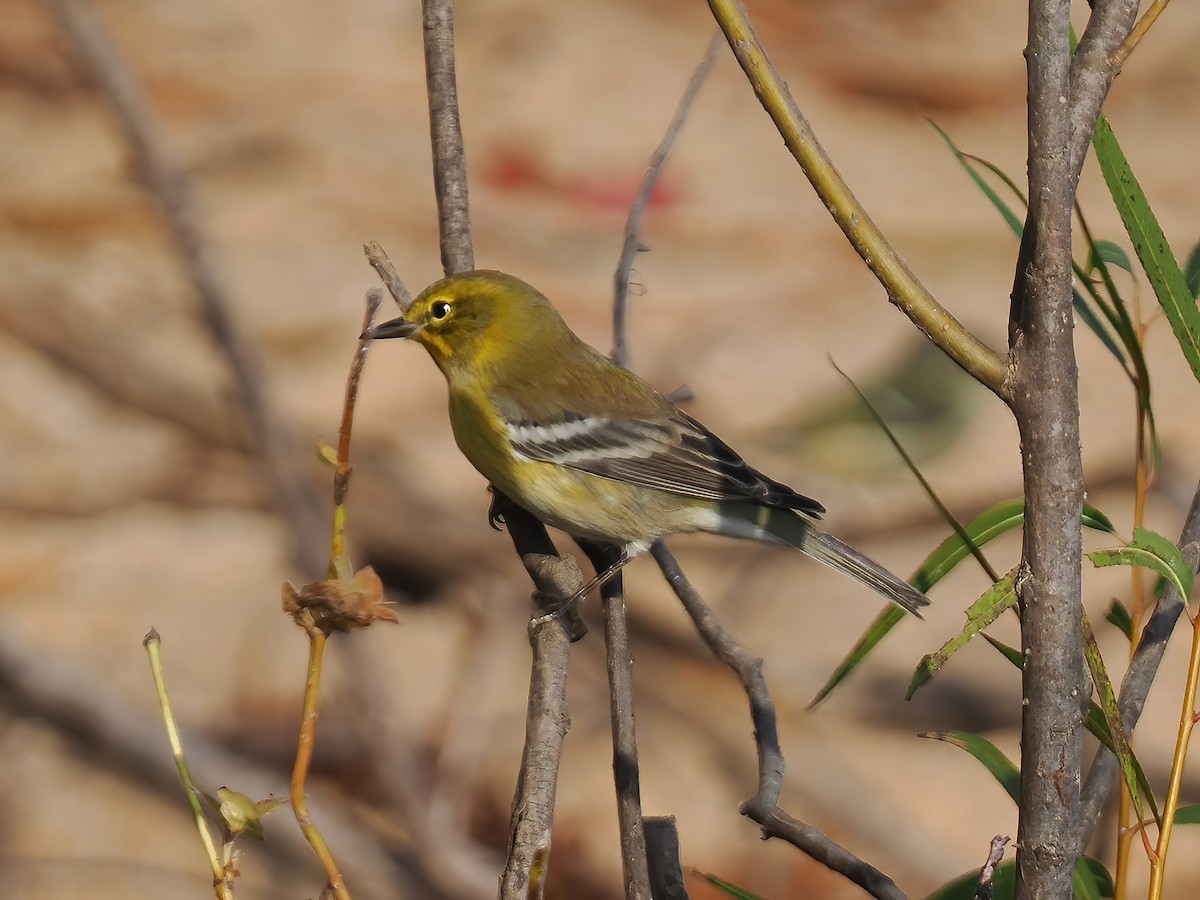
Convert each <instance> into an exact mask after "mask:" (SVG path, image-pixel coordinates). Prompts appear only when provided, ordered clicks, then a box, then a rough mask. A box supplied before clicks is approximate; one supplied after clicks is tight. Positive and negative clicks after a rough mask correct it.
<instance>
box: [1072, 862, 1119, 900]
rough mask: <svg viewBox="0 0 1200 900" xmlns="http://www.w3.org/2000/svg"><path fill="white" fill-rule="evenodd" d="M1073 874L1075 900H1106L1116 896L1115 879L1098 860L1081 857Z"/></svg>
mask: <svg viewBox="0 0 1200 900" xmlns="http://www.w3.org/2000/svg"><path fill="white" fill-rule="evenodd" d="M1072 874H1073V876H1074V877H1073V878H1072V888H1073V892H1074V894H1075V900H1105V898H1108V897H1113V896H1115V895H1116V892H1117V888H1116V885H1115V884H1114V882H1113V877H1112V875H1111V874H1110V873H1109V871H1108V869H1107V868H1105V866H1104V863H1102V862H1100V860H1098V859H1093V858H1092V857H1090V856H1084V857H1081V858H1080V859H1079V861H1078V862H1077V863H1075V871H1074V872H1073V873H1072Z"/></svg>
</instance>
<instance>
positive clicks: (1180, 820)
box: [1175, 804, 1200, 825]
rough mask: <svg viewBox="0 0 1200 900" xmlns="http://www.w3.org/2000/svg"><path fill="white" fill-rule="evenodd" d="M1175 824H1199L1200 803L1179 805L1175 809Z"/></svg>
mask: <svg viewBox="0 0 1200 900" xmlns="http://www.w3.org/2000/svg"><path fill="white" fill-rule="evenodd" d="M1175 824H1176V825H1200V804H1193V805H1191V806H1181V807H1179V808H1178V809H1176V810H1175Z"/></svg>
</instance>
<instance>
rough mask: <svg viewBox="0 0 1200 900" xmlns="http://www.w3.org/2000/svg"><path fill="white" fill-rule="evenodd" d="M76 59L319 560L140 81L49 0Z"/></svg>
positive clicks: (289, 445) (302, 553) (88, 25)
mask: <svg viewBox="0 0 1200 900" xmlns="http://www.w3.org/2000/svg"><path fill="white" fill-rule="evenodd" d="M47 2H48V5H49V7H50V9H51V10H52V11H53V12H54V15H55V17H56V18H57V20H58V22H59V25H60V26H61V28H62V30H63V33H64V34H65V35H66V36H67V38H68V40H69V42H70V44H71V47H72V49H73V50H74V52H75V55H76V57H77V58H78V60H79V61H80V63H81V64H82V65H83V67H84V69H85V71H86V72H87V74H88V75H89V76H90V77H91V79H92V81H93V82H94V83H95V85H96V87H97V89H98V90H99V92H100V94H101V96H102V97H103V99H104V101H105V102H106V103H107V104H108V106H109V108H110V109H111V111H112V113H113V116H114V118H115V119H116V121H117V124H118V125H119V126H120V128H121V133H122V135H123V136H124V138H125V141H126V144H127V145H128V147H129V150H130V152H131V153H132V155H133V162H134V169H135V170H136V172H137V174H138V177H139V178H141V180H142V182H143V183H144V184H145V186H146V188H147V190H149V192H150V193H151V194H152V195H153V196H154V197H155V199H156V200H157V201H158V203H159V206H160V207H161V209H162V213H163V217H164V220H165V221H166V224H167V227H168V229H169V231H170V234H171V237H172V239H173V240H174V242H175V245H176V248H177V249H178V252H179V254H180V256H181V258H182V260H183V263H184V265H185V266H186V268H187V272H188V276H189V277H190V279H191V281H192V284H193V286H194V287H195V290H196V295H197V298H198V299H199V301H200V309H201V313H202V319H203V321H204V323H205V325H207V327H208V329H209V331H210V333H211V334H212V337H213V340H214V341H215V342H216V344H217V346H218V347H219V348H220V349H221V351H222V352H223V353H224V354H225V357H226V359H227V360H228V361H229V367H230V370H231V371H232V373H233V377H234V381H235V383H236V385H237V391H238V395H239V398H240V401H241V406H242V409H243V412H244V413H245V417H246V423H247V425H248V426H249V428H250V431H251V433H252V435H253V437H254V443H255V445H256V446H257V448H258V451H259V453H260V454H261V455H262V459H263V464H264V466H265V468H266V470H267V474H268V476H269V477H270V479H271V482H272V485H273V487H274V490H275V495H276V497H277V498H278V502H279V506H280V510H281V511H282V512H283V514H284V517H285V519H286V521H287V522H288V524H289V525H290V526H291V529H292V537H293V544H294V546H293V554H294V557H295V559H296V561H297V564H298V565H299V566H300V568H304V569H308V570H311V569H313V568H315V567H316V566H318V565H320V563H319V562H318V560H320V559H321V558H322V554H321V553H320V551H319V549H318V548H319V547H321V545H322V544H323V542H324V539H325V522H324V519H323V517H322V516H321V515H320V513H319V512H318V509H317V506H316V503H315V501H314V498H313V496H312V494H311V493H310V492H309V491H308V490H307V489H306V488H305V481H304V479H303V478H301V477H300V476H299V474H298V471H297V458H296V454H295V442H294V441H293V440H292V437H291V435H290V434H289V432H288V429H287V427H286V426H285V424H284V423H283V421H282V420H281V419H280V418H279V416H278V415H276V413H275V411H274V410H273V409H272V407H271V405H270V404H269V403H268V402H267V400H266V396H265V391H264V389H263V383H262V377H261V375H260V373H259V371H258V367H257V365H256V364H255V362H254V360H253V358H252V357H251V355H250V354H249V353H248V352H247V350H246V348H245V345H244V344H243V343H242V340H241V337H240V335H239V334H238V331H237V326H236V325H235V324H234V321H233V318H232V316H231V314H230V308H231V306H232V304H231V303H230V301H229V292H228V291H227V289H226V287H225V285H224V284H223V283H222V281H221V278H220V276H219V275H218V274H217V266H216V265H215V264H214V262H213V259H212V257H211V255H210V253H209V248H208V240H207V238H206V236H205V235H204V233H203V231H202V229H201V228H200V226H199V224H198V223H197V221H196V218H195V214H194V211H193V208H192V207H193V205H192V202H191V196H190V194H189V191H188V186H187V181H186V179H185V178H184V175H183V172H182V171H181V170H180V169H179V167H178V166H177V165H176V164H175V162H174V161H173V160H172V159H171V157H170V155H169V154H168V152H167V150H166V148H165V146H164V143H163V140H162V137H161V135H160V133H159V130H158V123H157V121H156V120H155V118H154V115H153V113H152V112H151V110H150V107H149V104H147V102H146V99H145V96H144V95H143V92H142V89H141V86H140V84H139V83H138V81H137V79H136V78H135V77H134V76H133V75H132V74H131V73H130V71H129V69H128V67H127V66H126V64H125V63H124V61H123V60H122V59H121V57H120V55H119V53H118V52H117V51H116V49H115V48H114V47H113V44H112V41H111V40H110V39H109V37H108V35H107V34H105V32H104V29H103V27H102V26H101V24H100V22H99V20H98V19H97V18H96V17H95V16H94V15H93V14H92V12H91V10H89V9H88V8H87V5H86V4H84V3H82V2H80V0H47Z"/></svg>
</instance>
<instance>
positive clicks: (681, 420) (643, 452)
mask: <svg viewBox="0 0 1200 900" xmlns="http://www.w3.org/2000/svg"><path fill="white" fill-rule="evenodd" d="M664 405H665V406H666V408H667V409H668V410H669V411H670V412H669V413H668V414H667V415H664V416H661V417H658V416H656V417H651V418H645V419H635V418H628V417H621V416H619V415H616V414H607V415H605V414H590V415H584V414H579V413H570V412H559V413H558V414H557V415H555V416H543V417H539V418H538V419H537V420H529V419H522V420H519V421H508V422H506V426H507V429H508V436H509V439H510V440H511V441H512V448H513V450H514V451H515V452H516V453H518V454H520V455H521V456H523V457H525V458H526V459H531V460H537V461H539V462H548V463H554V464H556V465H560V466H566V467H567V468H571V469H578V470H580V471H583V472H589V473H591V474H593V475H599V476H602V477H604V478H612V479H614V480H615V481H623V482H628V483H631V484H638V485H642V486H644V487H648V488H654V489H656V490H660V491H667V492H669V493H672V494H682V495H685V496H689V497H698V498H701V499H706V500H727V501H742V502H756V503H763V504H766V505H768V506H778V507H782V508H785V509H792V510H795V511H797V512H799V513H802V514H804V515H807V516H811V517H814V518H815V517H818V516H820V514H821V513H823V512H824V511H825V509H824V507H822V506H821V504H820V503H818V502H817V501H815V500H812V499H810V498H808V497H804V496H802V495H800V494H798V493H796V492H795V491H793V490H792V489H791V488H789V487H788V486H787V485H785V484H781V483H779V482H777V481H774V480H773V479H771V478H768V477H767V476H766V475H763V474H762V473H761V472H758V471H756V470H754V469H752V468H751V467H750V466H748V465H746V462H745V460H743V459H742V458H741V457H740V456H739V455H738V454H737V453H735V452H734V451H733V450H732V449H731V448H730V447H729V445H728V444H726V443H725V442H724V441H722V440H721V439H720V438H718V437H717V436H716V435H714V434H713V433H712V432H711V431H709V430H708V429H707V428H705V427H704V426H703V425H701V424H700V423H699V422H697V421H696V420H695V419H693V418H692V417H691V416H689V415H687V414H686V413H684V412H683V411H682V410H679V409H676V408H674V407H671V406H670V405H669V404H665V401H664Z"/></svg>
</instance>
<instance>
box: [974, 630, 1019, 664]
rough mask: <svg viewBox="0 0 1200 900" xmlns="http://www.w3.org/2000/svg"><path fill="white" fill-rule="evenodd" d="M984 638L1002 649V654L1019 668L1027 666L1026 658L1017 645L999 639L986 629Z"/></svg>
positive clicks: (999, 649) (998, 648)
mask: <svg viewBox="0 0 1200 900" xmlns="http://www.w3.org/2000/svg"><path fill="white" fill-rule="evenodd" d="M983 639H984V640H985V641H987V642H988V643H989V644H991V645H992V646H993V647H995V648H996V649H997V650H998V651H1000V655H1001V656H1003V657H1004V658H1005V659H1007V660H1008V661H1009V662H1010V663H1012V664H1013V666H1015V667H1016V668H1017V669H1018V670H1020V669H1023V668H1025V660H1024V659H1023V658H1022V657H1021V651H1020V650H1018V649H1017V648H1016V647H1010V646H1008V644H1006V643H1004V641H998V640H996V639H995V638H994V637H992V636H991V635H990V634H988V633H987V632H986V631H985V632H984V633H983Z"/></svg>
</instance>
